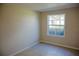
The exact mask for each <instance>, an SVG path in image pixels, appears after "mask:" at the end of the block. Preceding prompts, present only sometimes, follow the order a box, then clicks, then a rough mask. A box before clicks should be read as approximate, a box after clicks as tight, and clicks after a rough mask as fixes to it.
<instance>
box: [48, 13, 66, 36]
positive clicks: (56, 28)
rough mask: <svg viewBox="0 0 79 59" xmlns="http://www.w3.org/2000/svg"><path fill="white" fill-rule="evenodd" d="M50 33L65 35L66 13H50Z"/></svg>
mask: <svg viewBox="0 0 79 59" xmlns="http://www.w3.org/2000/svg"><path fill="white" fill-rule="evenodd" d="M47 23H48V25H47V26H48V27H47V28H48V30H47V33H48V35H52V36H64V23H65V14H57V15H48V19H47Z"/></svg>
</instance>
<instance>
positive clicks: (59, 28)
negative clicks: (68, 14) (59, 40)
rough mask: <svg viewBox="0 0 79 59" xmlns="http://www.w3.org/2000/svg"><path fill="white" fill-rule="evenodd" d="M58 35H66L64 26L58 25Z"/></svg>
mask: <svg viewBox="0 0 79 59" xmlns="http://www.w3.org/2000/svg"><path fill="white" fill-rule="evenodd" d="M57 27H58V28H57V29H56V35H64V26H57Z"/></svg>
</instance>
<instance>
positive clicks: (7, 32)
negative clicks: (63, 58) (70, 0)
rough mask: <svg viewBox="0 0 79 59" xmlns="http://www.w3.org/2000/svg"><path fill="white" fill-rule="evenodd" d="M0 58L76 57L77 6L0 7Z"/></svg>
mask: <svg viewBox="0 0 79 59" xmlns="http://www.w3.org/2000/svg"><path fill="white" fill-rule="evenodd" d="M0 56H79V4H78V3H0Z"/></svg>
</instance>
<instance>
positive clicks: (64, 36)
mask: <svg viewBox="0 0 79 59" xmlns="http://www.w3.org/2000/svg"><path fill="white" fill-rule="evenodd" d="M51 15H64V35H63V36H61V35H56V34H55V35H51V34H49V28H48V27H49V24H48V21H49V16H51ZM65 19H66V14H65V13H62V14H50V15H47V36H51V37H65Z"/></svg>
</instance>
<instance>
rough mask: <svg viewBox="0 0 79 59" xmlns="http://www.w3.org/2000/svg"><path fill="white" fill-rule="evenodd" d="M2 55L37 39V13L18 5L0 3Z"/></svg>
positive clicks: (19, 48) (9, 53)
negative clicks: (0, 6) (0, 13)
mask: <svg viewBox="0 0 79 59" xmlns="http://www.w3.org/2000/svg"><path fill="white" fill-rule="evenodd" d="M1 23H2V24H1V29H2V31H1V32H2V34H1V35H2V46H1V48H2V55H11V54H13V53H16V52H17V51H19V50H21V49H23V48H26V47H27V46H29V45H31V44H32V43H36V41H38V39H39V19H38V13H37V12H33V11H31V10H29V9H28V8H24V7H22V6H18V4H17V5H16V4H3V5H2V21H1Z"/></svg>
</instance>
